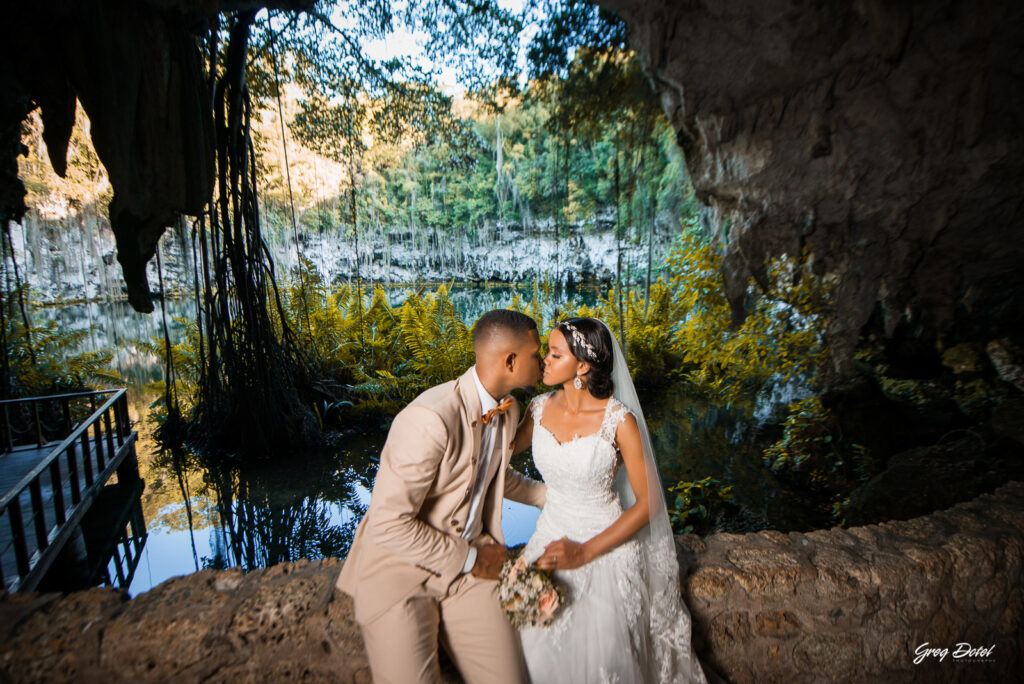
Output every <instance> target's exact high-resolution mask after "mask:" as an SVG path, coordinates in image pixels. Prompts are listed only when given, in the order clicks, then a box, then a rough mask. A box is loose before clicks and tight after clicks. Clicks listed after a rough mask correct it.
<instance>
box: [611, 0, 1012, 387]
mask: <svg viewBox="0 0 1024 684" xmlns="http://www.w3.org/2000/svg"><path fill="white" fill-rule="evenodd" d="M600 4H601V5H603V6H605V7H607V8H609V9H612V10H614V11H615V12H617V13H618V14H619V15H620V16H621V17H622V18H623V19H624V20H625V21H626V23H627V25H628V27H629V34H630V43H631V45H632V46H633V48H634V49H636V50H637V52H638V53H639V54H640V56H641V58H642V61H643V63H644V66H645V69H646V71H647V72H648V74H649V75H650V77H651V79H652V80H653V82H654V84H655V85H656V87H657V89H658V91H659V92H660V94H661V97H662V102H663V104H664V107H665V110H666V112H667V113H668V115H669V118H670V121H671V122H672V125H673V127H674V128H675V130H676V132H677V136H678V141H679V143H680V145H681V146H682V148H683V149H684V151H685V153H686V160H687V165H688V167H689V170H690V173H691V175H692V178H693V184H694V188H695V189H696V191H697V194H698V196H699V197H700V198H701V200H702V201H703V202H704V203H706V204H707V205H708V210H707V212H706V222H707V224H708V226H709V227H710V229H711V230H712V231H713V232H714V233H716V234H718V235H720V236H721V237H723V238H724V239H725V241H726V244H727V258H726V262H725V275H726V280H727V283H728V288H729V296H730V298H731V300H732V301H733V303H734V307H736V308H737V309H739V308H740V307H742V302H743V294H744V291H745V289H746V286H747V282H748V280H749V278H750V276H751V275H753V276H754V277H755V278H763V277H764V260H765V259H766V258H768V257H771V256H775V255H780V254H788V255H790V256H796V255H799V254H800V253H801V251H802V250H807V252H808V253H809V255H810V258H812V259H813V263H814V264H815V267H816V270H818V271H819V272H831V273H834V274H835V275H837V276H838V291H837V293H836V294H837V315H836V316H835V322H834V323H833V325H832V327H831V329H830V330H829V338H830V342H831V344H832V349H833V352H834V357H835V364H836V370H838V371H839V372H840V373H843V372H845V371H847V370H849V367H850V362H851V357H852V352H853V348H854V345H855V344H856V342H857V339H858V336H859V335H861V334H862V332H864V333H877V334H879V335H880V336H884V337H885V338H888V339H890V340H891V341H892V342H894V344H891V346H892V347H893V348H895V349H898V350H901V353H902V354H903V355H904V356H905V357H907V358H911V357H914V356H915V355H920V354H922V353H923V354H925V355H928V354H931V355H935V354H936V353H937V352H936V346H937V345H938V346H939V347H940V349H941V347H949V346H952V345H953V344H955V343H957V342H965V341H970V342H975V343H980V344H982V345H984V344H985V343H986V342H988V341H990V340H992V339H994V338H997V337H1000V336H1003V335H1009V336H1011V337H1019V336H1020V334H1021V322H1020V321H1021V319H1022V318H1024V317H1022V313H1024V311H1022V309H1024V305H1022V304H1021V302H1022V301H1024V298H1022V295H1024V270H1021V269H1018V268H1017V267H1018V266H1019V265H1020V264H1021V263H1024V241H1022V240H1021V237H1022V236H1024V230H1022V228H1024V214H1022V211H1021V201H1022V170H1024V169H1022V164H1024V155H1022V152H1024V136H1022V135H1021V132H1022V125H1021V115H1020V112H1021V111H1022V110H1024V79H1022V77H1024V50H1022V48H1021V47H1020V46H1021V42H1020V40H1019V38H1020V35H1021V34H1022V29H1024V5H1022V4H1021V3H1019V2H1012V1H1002V2H1000V1H987V2H985V1H983V2H965V1H958V0H918V1H914V2H899V3H893V2H883V1H882V0H865V1H863V2H857V3H842V2H819V3H800V2H794V1H792V0H725V1H723V2H719V1H715V2H701V1H697V2H685V3H681V2H672V1H670V0H654V1H653V2H650V1H648V0H601V2H600Z"/></svg>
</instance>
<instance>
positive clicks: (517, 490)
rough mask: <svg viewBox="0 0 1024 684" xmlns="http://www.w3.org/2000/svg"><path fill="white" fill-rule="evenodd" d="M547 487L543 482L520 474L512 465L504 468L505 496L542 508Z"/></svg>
mask: <svg viewBox="0 0 1024 684" xmlns="http://www.w3.org/2000/svg"><path fill="white" fill-rule="evenodd" d="M547 492H548V487H547V485H546V484H544V483H543V482H537V481H536V480H533V479H530V478H528V477H526V476H525V475H521V474H520V473H519V471H518V470H516V469H515V468H513V467H512V466H507V467H506V468H505V498H506V499H512V500H513V501H518V502H519V503H522V504H526V505H527V506H536V507H537V508H544V501H545V500H546V499H547Z"/></svg>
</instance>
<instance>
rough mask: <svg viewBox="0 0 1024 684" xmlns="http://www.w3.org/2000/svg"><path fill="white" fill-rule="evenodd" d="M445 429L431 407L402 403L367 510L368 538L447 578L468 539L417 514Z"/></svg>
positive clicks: (440, 453) (441, 451) (459, 569)
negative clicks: (444, 530) (370, 534)
mask: <svg viewBox="0 0 1024 684" xmlns="http://www.w3.org/2000/svg"><path fill="white" fill-rule="evenodd" d="M447 441H448V431H447V429H446V428H445V425H444V421H442V420H441V417H440V416H438V415H437V414H436V413H434V412H433V411H431V410H429V409H426V408H422V407H419V406H407V407H406V408H405V409H403V410H402V411H401V412H400V413H399V414H398V415H397V416H395V420H394V422H393V423H392V424H391V430H390V431H389V432H388V438H387V442H386V443H385V444H384V449H383V450H382V451H381V455H380V467H379V468H378V470H377V479H376V481H375V482H374V485H373V495H372V497H371V498H370V510H369V512H368V513H367V515H368V516H369V521H370V529H369V530H368V531H372V534H373V539H374V541H375V542H376V543H377V544H380V545H381V546H382V547H384V548H385V549H387V550H388V551H390V552H391V553H393V554H395V555H396V556H399V557H401V558H404V559H406V560H407V561H408V562H409V563H411V564H413V565H416V566H419V567H421V568H423V569H425V570H427V571H428V572H431V573H433V574H434V575H437V576H439V577H441V578H442V579H444V580H447V581H453V580H454V579H455V578H456V577H457V576H458V575H459V574H460V573H461V572H462V566H463V563H464V562H465V561H466V554H467V553H468V552H469V542H467V541H466V540H465V539H462V538H461V537H457V536H454V535H450V534H445V533H444V532H441V531H440V530H438V529H436V528H434V527H431V526H430V525H428V524H426V523H425V522H423V521H422V520H420V518H419V517H418V514H419V512H420V507H421V506H422V505H423V501H424V499H426V496H427V493H428V492H429V490H430V486H431V484H432V483H433V482H434V478H435V477H436V475H437V471H438V468H439V467H440V463H441V459H442V458H443V457H444V454H445V451H446V449H447Z"/></svg>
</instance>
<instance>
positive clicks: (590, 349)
mask: <svg viewBox="0 0 1024 684" xmlns="http://www.w3.org/2000/svg"><path fill="white" fill-rule="evenodd" d="M559 325H561V326H563V327H564V328H565V329H566V330H568V331H569V332H571V333H572V340H573V342H575V343H576V346H577V347H578V348H580V349H583V350H584V351H586V352H587V356H589V357H590V359H591V360H592V361H597V352H596V351H594V346H593V345H592V344H590V343H589V342H587V338H585V337H584V336H583V333H581V332H580V331H579V330H578V329H577V328H576V326H574V325H573V324H572V323H567V322H565V321H562V322H561V323H559Z"/></svg>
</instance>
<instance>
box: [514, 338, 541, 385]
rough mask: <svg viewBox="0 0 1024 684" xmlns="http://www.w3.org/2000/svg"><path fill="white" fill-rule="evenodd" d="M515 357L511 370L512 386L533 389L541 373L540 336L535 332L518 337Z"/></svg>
mask: <svg viewBox="0 0 1024 684" xmlns="http://www.w3.org/2000/svg"><path fill="white" fill-rule="evenodd" d="M515 355H516V356H515V360H514V362H513V364H512V369H511V371H512V383H513V386H514V387H523V388H526V387H533V386H534V385H536V384H537V381H538V380H540V373H541V357H540V335H538V334H537V331H536V330H531V331H529V332H528V333H527V334H525V335H523V336H522V337H520V340H519V343H518V346H517V347H516V349H515Z"/></svg>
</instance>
